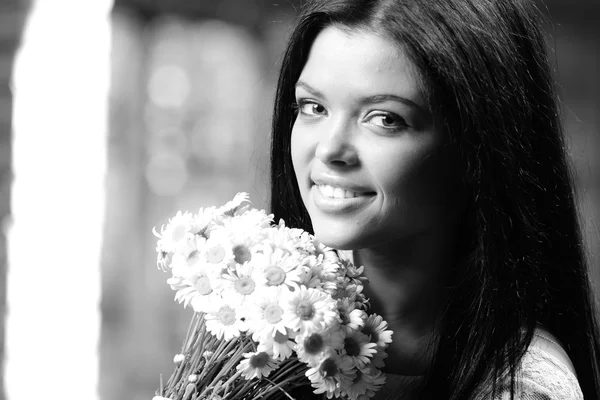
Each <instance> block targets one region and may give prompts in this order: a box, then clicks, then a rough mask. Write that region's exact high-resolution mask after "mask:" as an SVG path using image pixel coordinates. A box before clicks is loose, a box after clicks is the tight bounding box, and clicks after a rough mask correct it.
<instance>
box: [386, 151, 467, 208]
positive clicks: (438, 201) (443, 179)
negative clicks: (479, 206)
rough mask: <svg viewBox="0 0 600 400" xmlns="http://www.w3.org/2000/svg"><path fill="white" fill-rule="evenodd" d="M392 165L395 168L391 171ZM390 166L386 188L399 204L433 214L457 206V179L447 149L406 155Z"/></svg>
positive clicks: (453, 164)
mask: <svg viewBox="0 0 600 400" xmlns="http://www.w3.org/2000/svg"><path fill="white" fill-rule="evenodd" d="M392 168H395V169H396V171H391V169H392ZM389 169H390V171H389V172H388V173H387V176H388V177H389V178H390V180H389V181H388V182H389V188H390V191H391V193H392V194H393V196H394V197H395V200H396V202H397V203H398V204H404V205H406V206H407V207H409V208H410V209H411V210H415V211H417V212H421V213H428V214H431V216H432V217H433V216H434V215H435V216H436V217H437V216H440V215H442V216H443V215H444V214H446V213H448V212H450V211H451V210H452V209H454V208H456V205H457V201H458V198H459V192H460V190H459V189H458V186H459V185H458V182H459V180H460V178H459V175H458V172H457V171H456V166H455V163H454V162H453V160H452V159H451V156H450V155H449V153H448V152H447V151H444V150H443V149H436V150H434V151H432V152H431V153H429V154H428V155H426V156H423V157H413V158H407V159H406V160H405V161H404V162H402V163H396V164H395V165H394V166H392V167H390V168H389ZM394 172H395V177H396V179H393V177H394Z"/></svg>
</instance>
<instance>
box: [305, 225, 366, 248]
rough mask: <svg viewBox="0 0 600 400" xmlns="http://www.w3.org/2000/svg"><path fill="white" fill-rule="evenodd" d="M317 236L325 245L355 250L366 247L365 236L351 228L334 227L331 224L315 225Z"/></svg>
mask: <svg viewBox="0 0 600 400" xmlns="http://www.w3.org/2000/svg"><path fill="white" fill-rule="evenodd" d="M313 229H314V233H315V237H316V238H317V239H318V240H319V242H321V243H323V244H324V245H325V246H328V247H332V248H334V249H337V250H355V249H359V248H362V247H364V245H363V244H364V243H363V242H364V238H362V237H361V236H359V235H356V234H354V232H352V231H351V230H349V229H347V228H346V229H342V228H340V229H332V227H331V226H328V227H319V226H318V225H316V226H313Z"/></svg>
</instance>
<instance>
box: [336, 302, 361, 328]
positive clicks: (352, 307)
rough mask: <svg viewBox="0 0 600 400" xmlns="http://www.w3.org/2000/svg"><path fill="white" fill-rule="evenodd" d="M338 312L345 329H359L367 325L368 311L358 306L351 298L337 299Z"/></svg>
mask: <svg viewBox="0 0 600 400" xmlns="http://www.w3.org/2000/svg"><path fill="white" fill-rule="evenodd" d="M337 307H338V313H339V315H340V320H341V325H342V327H343V328H344V329H347V330H349V329H353V330H359V329H360V328H362V327H363V326H364V325H365V320H366V319H367V313H366V312H364V311H363V310H359V309H357V308H356V302H354V301H353V300H352V299H349V298H347V297H346V298H343V299H339V300H337Z"/></svg>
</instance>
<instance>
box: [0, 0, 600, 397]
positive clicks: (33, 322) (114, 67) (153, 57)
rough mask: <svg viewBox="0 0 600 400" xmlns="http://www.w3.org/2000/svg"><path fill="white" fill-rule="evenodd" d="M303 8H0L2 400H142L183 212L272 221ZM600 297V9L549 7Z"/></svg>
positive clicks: (128, 4)
mask: <svg viewBox="0 0 600 400" xmlns="http://www.w3.org/2000/svg"><path fill="white" fill-rule="evenodd" d="M300 3H301V2H300V1H298V0H286V1H284V2H280V3H278V2H277V0H269V1H267V0H222V1H201V0H197V1H187V0H94V1H93V2H91V1H86V2H82V1H80V0H43V1H42V0H38V1H35V0H2V2H1V3H0V222H1V225H0V226H1V227H2V229H1V230H0V294H1V296H0V311H1V314H0V359H1V360H3V362H2V364H0V372H1V374H2V376H3V379H2V381H0V400H4V399H9V400H17V399H30V398H33V396H34V395H35V396H36V397H37V396H43V397H44V398H50V399H53V398H57V399H58V398H60V399H78V400H80V399H102V400H148V399H151V398H152V396H153V395H154V390H155V389H156V387H157V386H158V382H159V376H160V374H163V376H164V378H165V379H167V378H168V376H169V375H170V373H171V371H172V369H173V362H172V359H173V356H174V355H175V354H176V353H177V352H178V351H179V348H180V344H181V341H182V339H183V337H184V335H185V331H186V329H187V325H188V321H189V319H190V317H191V315H192V310H191V309H188V310H184V309H183V308H182V307H181V306H180V305H178V304H176V303H175V302H174V301H173V295H174V292H172V291H171V290H170V289H169V287H168V286H167V285H166V283H165V280H166V279H167V275H166V274H164V273H162V272H161V271H159V270H157V269H156V267H155V257H156V253H155V245H156V238H155V237H154V236H153V235H152V228H153V227H155V226H156V227H159V226H160V225H161V224H163V223H165V222H166V221H167V219H168V218H169V217H171V216H172V215H174V214H175V212H176V211H177V210H190V211H195V210H197V209H198V208H199V207H201V206H208V205H218V204H222V203H224V202H225V201H227V200H229V199H231V198H232V197H233V195H234V194H235V193H237V192H239V191H246V192H249V193H250V196H251V199H252V200H253V203H254V205H255V206H257V207H259V208H265V207H266V206H267V184H268V165H267V161H268V146H269V129H270V117H271V115H270V112H271V103H272V99H273V91H274V85H275V81H276V78H277V72H278V68H279V60H280V58H281V52H282V48H283V44H284V42H285V39H286V37H287V35H288V32H289V29H290V24H291V22H292V20H293V18H294V16H295V15H296V8H297V7H298V5H299V4H300ZM542 6H543V7H544V8H545V9H546V10H547V14H548V16H549V23H548V24H547V31H548V33H549V36H548V38H549V43H550V45H551V47H552V48H553V49H554V54H553V62H554V64H555V67H556V72H557V77H558V81H559V83H560V91H561V96H562V99H563V101H564V117H565V123H566V131H567V134H568V143H569V150H570V155H571V157H572V160H573V164H574V166H575V169H576V173H577V183H578V189H579V194H580V204H581V209H582V213H583V215H584V220H585V230H586V238H587V240H588V243H589V249H590V260H591V266H592V269H593V270H592V275H593V279H594V281H595V283H596V287H599V285H600V283H599V282H600V257H599V253H600V234H599V231H598V224H599V222H600V113H599V111H600V77H599V73H600V69H599V66H600V65H599V62H598V61H599V57H598V55H599V49H600V30H599V29H598V26H600V2H599V1H598V0H547V1H545V2H543V3H542Z"/></svg>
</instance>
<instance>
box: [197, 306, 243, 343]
mask: <svg viewBox="0 0 600 400" xmlns="http://www.w3.org/2000/svg"><path fill="white" fill-rule="evenodd" d="M205 319H206V329H207V330H208V331H209V332H210V333H212V334H213V335H214V336H216V338H217V339H219V340H220V339H224V340H230V339H233V338H234V337H239V336H240V332H245V331H246V323H245V322H244V321H243V315H242V314H241V313H240V312H239V310H236V308H235V307H234V306H232V305H231V304H229V303H228V302H227V301H224V300H223V301H220V302H219V301H214V302H213V303H212V304H210V309H209V310H208V311H207V312H206V314H205Z"/></svg>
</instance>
